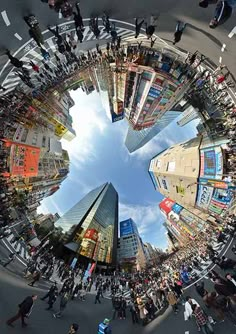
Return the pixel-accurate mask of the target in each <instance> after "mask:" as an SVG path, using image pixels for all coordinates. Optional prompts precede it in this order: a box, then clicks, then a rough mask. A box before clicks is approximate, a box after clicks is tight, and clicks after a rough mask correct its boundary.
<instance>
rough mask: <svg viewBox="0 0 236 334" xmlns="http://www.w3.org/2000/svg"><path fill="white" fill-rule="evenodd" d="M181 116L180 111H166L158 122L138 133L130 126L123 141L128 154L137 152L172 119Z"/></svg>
mask: <svg viewBox="0 0 236 334" xmlns="http://www.w3.org/2000/svg"><path fill="white" fill-rule="evenodd" d="M180 114H181V111H177V110H176V111H167V112H165V114H164V115H163V116H162V117H161V118H160V119H159V120H158V122H157V123H156V124H155V125H153V126H152V127H150V128H146V129H143V130H140V131H136V130H133V128H132V127H131V126H129V128H128V132H127V135H126V139H125V146H126V147H127V149H128V151H129V152H130V153H132V152H134V151H136V150H138V149H139V148H141V147H143V146H144V145H146V144H147V143H148V142H149V141H150V140H152V139H153V138H154V137H155V136H156V135H157V134H158V133H160V132H161V131H162V130H163V129H164V128H165V127H167V126H168V125H169V124H170V123H171V122H172V121H173V120H174V119H176V118H177V117H178V116H179V115H180Z"/></svg>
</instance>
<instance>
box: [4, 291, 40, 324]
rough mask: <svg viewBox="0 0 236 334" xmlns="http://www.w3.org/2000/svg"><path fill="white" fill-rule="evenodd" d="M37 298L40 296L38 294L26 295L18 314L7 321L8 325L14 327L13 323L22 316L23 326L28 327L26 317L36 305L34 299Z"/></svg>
mask: <svg viewBox="0 0 236 334" xmlns="http://www.w3.org/2000/svg"><path fill="white" fill-rule="evenodd" d="M37 298H38V296H37V295H32V296H28V297H26V298H25V299H24V300H23V302H22V303H20V304H19V310H18V312H17V314H16V315H15V316H14V317H12V318H10V319H8V320H7V322H6V323H7V325H8V326H11V327H14V326H13V324H12V323H13V322H15V321H16V320H18V319H20V318H21V325H22V327H26V326H27V324H26V322H25V318H26V317H29V315H30V313H31V311H32V308H33V305H34V301H35V300H36V299H37Z"/></svg>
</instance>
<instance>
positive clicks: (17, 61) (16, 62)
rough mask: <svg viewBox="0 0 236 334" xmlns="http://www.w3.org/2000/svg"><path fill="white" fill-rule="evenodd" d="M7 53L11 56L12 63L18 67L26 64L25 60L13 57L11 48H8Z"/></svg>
mask: <svg viewBox="0 0 236 334" xmlns="http://www.w3.org/2000/svg"><path fill="white" fill-rule="evenodd" d="M6 55H7V57H8V58H9V60H10V63H11V64H12V65H13V66H15V67H17V68H22V67H23V65H24V63H23V61H21V60H19V59H18V58H16V57H13V56H12V55H11V53H10V51H9V50H6Z"/></svg>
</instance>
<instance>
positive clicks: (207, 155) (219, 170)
mask: <svg viewBox="0 0 236 334" xmlns="http://www.w3.org/2000/svg"><path fill="white" fill-rule="evenodd" d="M200 156H201V159H200V160H201V166H200V177H206V178H212V179H221V178H222V174H223V156H222V150H221V147H220V146H216V147H211V148H205V149H201V150H200Z"/></svg>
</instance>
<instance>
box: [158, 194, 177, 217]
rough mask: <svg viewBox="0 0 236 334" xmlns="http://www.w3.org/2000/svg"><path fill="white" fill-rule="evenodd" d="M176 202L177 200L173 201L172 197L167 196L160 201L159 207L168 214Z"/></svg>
mask: <svg viewBox="0 0 236 334" xmlns="http://www.w3.org/2000/svg"><path fill="white" fill-rule="evenodd" d="M174 204H175V202H174V201H172V199H170V198H165V199H163V201H161V203H159V208H160V209H161V211H163V212H164V213H166V214H167V215H168V214H169V213H170V212H171V211H172V207H173V205H174Z"/></svg>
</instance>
